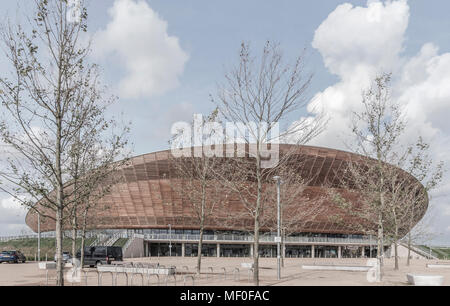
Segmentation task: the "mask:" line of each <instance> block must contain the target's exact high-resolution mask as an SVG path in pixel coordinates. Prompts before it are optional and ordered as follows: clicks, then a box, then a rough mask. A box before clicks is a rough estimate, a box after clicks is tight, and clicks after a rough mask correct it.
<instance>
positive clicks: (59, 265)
mask: <svg viewBox="0 0 450 306" xmlns="http://www.w3.org/2000/svg"><path fill="white" fill-rule="evenodd" d="M62 214H63V211H62V208H61V207H58V209H57V211H56V256H57V260H56V285H57V286H64V267H63V261H62V251H63V250H62V240H63V238H62Z"/></svg>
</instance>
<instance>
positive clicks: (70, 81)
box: [0, 0, 108, 286]
mask: <svg viewBox="0 0 450 306" xmlns="http://www.w3.org/2000/svg"><path fill="white" fill-rule="evenodd" d="M34 5H35V11H34V13H33V16H30V18H28V21H29V24H27V25H26V26H23V25H20V24H18V25H15V26H13V25H11V24H6V25H4V26H3V28H2V31H1V36H2V43H3V45H4V47H5V55H6V59H7V60H8V63H9V66H10V68H11V70H10V73H9V74H8V75H7V76H5V77H1V78H0V90H1V95H0V99H1V102H2V120H1V123H0V136H1V137H2V140H3V142H4V143H5V144H6V145H8V146H9V147H10V150H11V154H9V155H8V157H7V158H6V160H5V162H4V167H3V169H2V170H1V172H0V175H1V176H2V178H3V180H4V184H3V185H2V187H1V188H2V190H3V191H5V192H7V193H9V194H10V195H12V196H14V197H15V198H16V199H17V200H19V201H20V202H21V203H22V204H23V205H26V206H28V207H30V208H31V209H33V210H39V212H40V213H41V214H42V215H43V216H45V217H47V218H49V219H51V220H54V221H55V231H56V253H57V257H58V260H57V285H60V286H62V285H63V284H64V277H63V262H62V240H63V224H64V223H63V222H64V220H65V218H66V217H67V215H68V211H69V210H70V208H71V207H73V205H74V203H76V202H77V201H78V198H79V196H78V195H79V194H82V195H83V197H84V195H86V194H88V193H89V190H87V189H86V187H88V184H87V180H83V181H84V182H85V183H83V182H82V181H80V180H77V183H76V184H74V180H73V173H72V171H73V162H72V161H73V155H72V153H73V148H74V146H76V144H80V143H84V142H85V141H86V142H89V140H86V139H83V138H82V137H84V136H85V134H83V132H82V131H83V127H85V125H86V124H87V125H89V124H90V123H91V122H92V120H95V118H99V117H98V114H99V113H101V112H103V111H104V106H105V105H107V104H108V100H106V101H105V100H104V99H103V92H102V89H101V88H100V86H99V77H98V75H99V74H98V69H97V66H96V65H95V64H91V63H89V61H88V59H87V57H88V55H89V52H90V47H89V44H87V45H83V42H82V41H83V40H82V39H81V36H82V35H84V34H83V33H84V32H86V30H87V10H86V8H85V7H84V6H81V7H80V8H79V11H78V13H79V16H78V17H79V18H76V19H74V18H73V16H72V15H70V14H69V13H70V12H71V10H72V9H73V8H72V7H70V6H69V5H68V3H67V1H66V0H34ZM94 147H95V146H94ZM79 166H80V167H84V165H81V164H80V165H79ZM80 169H81V168H80ZM95 187H96V186H95ZM36 202H39V205H35V203H36ZM48 212H51V213H48Z"/></svg>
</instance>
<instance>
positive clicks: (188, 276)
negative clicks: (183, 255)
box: [183, 275, 195, 286]
mask: <svg viewBox="0 0 450 306" xmlns="http://www.w3.org/2000/svg"><path fill="white" fill-rule="evenodd" d="M187 278H190V279H192V286H195V278H194V276H192V275H185V276H184V278H183V285H184V286H186V279H187Z"/></svg>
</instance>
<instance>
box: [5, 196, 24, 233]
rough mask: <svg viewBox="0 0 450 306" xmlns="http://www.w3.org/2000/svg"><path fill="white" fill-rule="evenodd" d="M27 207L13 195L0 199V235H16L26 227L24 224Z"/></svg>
mask: <svg viewBox="0 0 450 306" xmlns="http://www.w3.org/2000/svg"><path fill="white" fill-rule="evenodd" d="M26 214H27V209H26V208H25V207H23V206H21V205H20V204H19V203H18V202H17V201H15V200H14V198H13V197H7V198H4V199H1V200H0V236H7V235H17V234H18V233H20V231H21V230H23V229H26V228H27V226H26V225H25V224H24V220H25V216H26Z"/></svg>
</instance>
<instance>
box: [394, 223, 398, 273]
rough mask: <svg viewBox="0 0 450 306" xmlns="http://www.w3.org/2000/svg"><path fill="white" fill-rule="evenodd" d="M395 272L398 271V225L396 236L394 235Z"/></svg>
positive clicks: (396, 226)
mask: <svg viewBox="0 0 450 306" xmlns="http://www.w3.org/2000/svg"><path fill="white" fill-rule="evenodd" d="M394 256H395V259H394V270H398V225H397V224H395V234H394Z"/></svg>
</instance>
